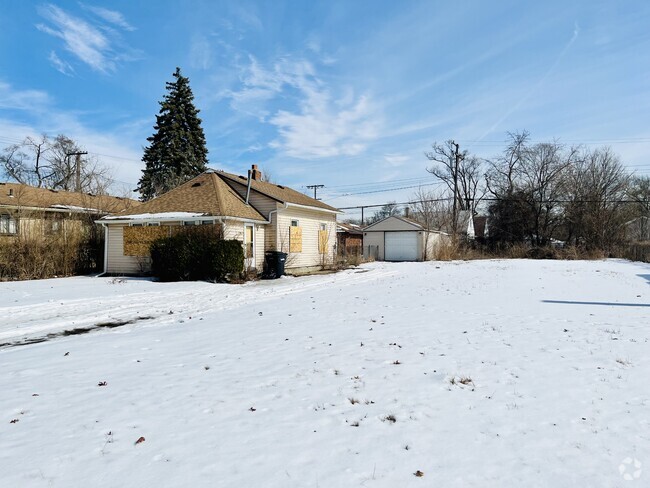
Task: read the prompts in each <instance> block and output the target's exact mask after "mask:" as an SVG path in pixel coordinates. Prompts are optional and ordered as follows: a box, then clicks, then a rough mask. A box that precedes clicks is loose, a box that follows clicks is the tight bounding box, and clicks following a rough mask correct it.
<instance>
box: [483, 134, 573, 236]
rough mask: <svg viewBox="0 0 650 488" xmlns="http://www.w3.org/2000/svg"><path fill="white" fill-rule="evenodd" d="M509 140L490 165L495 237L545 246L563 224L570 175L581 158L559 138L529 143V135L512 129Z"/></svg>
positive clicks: (491, 210) (487, 178)
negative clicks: (563, 202)
mask: <svg viewBox="0 0 650 488" xmlns="http://www.w3.org/2000/svg"><path fill="white" fill-rule="evenodd" d="M509 136H510V139H511V141H510V143H509V144H508V146H507V147H506V149H505V150H504V152H503V155H502V156H500V157H497V158H496V159H495V160H494V161H492V162H491V163H490V168H489V170H488V172H487V174H486V182H487V183H486V184H487V188H488V190H489V192H490V194H491V195H492V197H493V199H494V200H495V202H494V203H493V204H492V205H491V206H490V213H491V221H492V226H491V228H492V230H494V231H495V232H494V233H493V236H499V239H502V240H507V241H510V242H517V241H520V240H523V239H526V240H529V241H530V242H531V243H533V244H535V245H546V244H548V243H549V242H550V240H551V238H552V237H553V235H554V234H555V232H556V231H557V229H558V228H559V226H560V225H561V224H562V223H563V218H564V214H563V212H562V210H563V209H562V200H563V198H564V195H565V191H566V176H567V173H568V171H569V169H570V168H571V167H572V165H574V164H575V163H576V161H577V160H578V155H579V150H578V149H577V148H573V147H572V148H569V149H566V148H565V147H564V146H563V145H562V144H560V143H558V142H557V141H553V142H548V143H539V144H534V145H529V144H528V143H527V141H528V133H527V132H525V131H524V132H521V133H514V134H513V133H511V134H509Z"/></svg>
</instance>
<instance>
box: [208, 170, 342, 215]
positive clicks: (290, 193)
mask: <svg viewBox="0 0 650 488" xmlns="http://www.w3.org/2000/svg"><path fill="white" fill-rule="evenodd" d="M217 174H218V175H219V176H221V177H222V178H226V179H228V180H230V181H234V182H236V183H239V184H242V185H247V184H248V178H247V177H246V176H239V175H234V174H230V173H226V172H225V171H217ZM251 188H252V189H253V190H255V191H257V192H259V193H262V194H263V195H266V196H267V197H270V198H272V199H274V200H277V201H278V202H282V203H293V204H296V205H305V206H307V207H316V208H321V209H323V210H330V211H332V212H338V209H337V208H334V207H331V206H329V205H327V204H326V203H323V202H321V201H320V200H315V199H314V198H311V197H309V196H307V195H305V194H304V193H300V192H299V191H296V190H293V189H291V188H288V187H286V186H282V185H275V184H273V183H267V182H266V181H259V180H254V179H252V180H251Z"/></svg>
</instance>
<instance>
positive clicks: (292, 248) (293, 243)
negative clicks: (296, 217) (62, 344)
mask: <svg viewBox="0 0 650 488" xmlns="http://www.w3.org/2000/svg"><path fill="white" fill-rule="evenodd" d="M289 252H302V227H297V226H293V225H292V226H291V227H289Z"/></svg>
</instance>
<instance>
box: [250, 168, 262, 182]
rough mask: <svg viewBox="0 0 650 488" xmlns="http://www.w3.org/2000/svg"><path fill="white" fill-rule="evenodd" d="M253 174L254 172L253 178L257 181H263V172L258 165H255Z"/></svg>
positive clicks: (252, 169)
mask: <svg viewBox="0 0 650 488" xmlns="http://www.w3.org/2000/svg"><path fill="white" fill-rule="evenodd" d="M251 172H252V178H253V179H254V180H255V181H262V172H261V171H260V170H259V169H257V165H256V164H254V165H253V167H252V168H251Z"/></svg>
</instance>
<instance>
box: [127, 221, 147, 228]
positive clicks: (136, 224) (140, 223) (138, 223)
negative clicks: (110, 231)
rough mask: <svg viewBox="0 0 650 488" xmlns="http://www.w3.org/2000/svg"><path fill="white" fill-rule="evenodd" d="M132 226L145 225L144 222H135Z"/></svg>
mask: <svg viewBox="0 0 650 488" xmlns="http://www.w3.org/2000/svg"><path fill="white" fill-rule="evenodd" d="M130 225H131V227H144V224H143V223H142V222H134V223H132V224H130Z"/></svg>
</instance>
